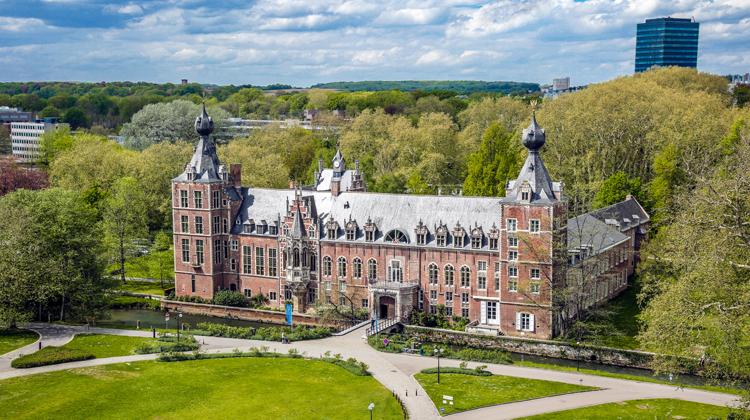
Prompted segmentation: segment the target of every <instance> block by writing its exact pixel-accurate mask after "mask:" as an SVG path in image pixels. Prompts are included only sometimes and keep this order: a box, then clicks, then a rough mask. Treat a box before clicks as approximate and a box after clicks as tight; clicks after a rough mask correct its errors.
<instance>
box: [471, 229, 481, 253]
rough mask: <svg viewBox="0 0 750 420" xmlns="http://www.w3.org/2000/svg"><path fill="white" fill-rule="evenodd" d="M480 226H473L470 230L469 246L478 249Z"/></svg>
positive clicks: (479, 245)
mask: <svg viewBox="0 0 750 420" xmlns="http://www.w3.org/2000/svg"><path fill="white" fill-rule="evenodd" d="M483 236H484V235H483V233H482V228H481V227H478V226H477V227H475V228H474V229H472V230H471V247H472V248H473V249H479V248H481V247H482V237H483Z"/></svg>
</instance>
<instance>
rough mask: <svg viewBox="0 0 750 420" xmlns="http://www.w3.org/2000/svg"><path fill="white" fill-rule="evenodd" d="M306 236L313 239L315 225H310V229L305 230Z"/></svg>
mask: <svg viewBox="0 0 750 420" xmlns="http://www.w3.org/2000/svg"><path fill="white" fill-rule="evenodd" d="M307 236H308V237H310V238H313V239H315V226H310V229H308V230H307Z"/></svg>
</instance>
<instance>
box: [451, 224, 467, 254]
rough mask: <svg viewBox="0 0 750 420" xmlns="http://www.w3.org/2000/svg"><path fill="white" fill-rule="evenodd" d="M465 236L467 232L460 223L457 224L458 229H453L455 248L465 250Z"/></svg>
mask: <svg viewBox="0 0 750 420" xmlns="http://www.w3.org/2000/svg"><path fill="white" fill-rule="evenodd" d="M465 236H466V231H465V230H464V228H463V227H461V224H460V223H456V227H454V228H453V246H454V247H455V248H463V247H464V237H465Z"/></svg>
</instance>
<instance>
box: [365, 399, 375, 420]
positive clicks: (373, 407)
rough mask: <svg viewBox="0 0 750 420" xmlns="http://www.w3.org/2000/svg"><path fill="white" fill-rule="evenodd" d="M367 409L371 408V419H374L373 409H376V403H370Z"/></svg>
mask: <svg viewBox="0 0 750 420" xmlns="http://www.w3.org/2000/svg"><path fill="white" fill-rule="evenodd" d="M367 409H368V410H370V420H372V410H374V409H375V403H370V405H368V406H367Z"/></svg>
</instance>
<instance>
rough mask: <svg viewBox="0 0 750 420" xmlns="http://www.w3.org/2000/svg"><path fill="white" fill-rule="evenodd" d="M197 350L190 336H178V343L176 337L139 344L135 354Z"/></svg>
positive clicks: (196, 343)
mask: <svg viewBox="0 0 750 420" xmlns="http://www.w3.org/2000/svg"><path fill="white" fill-rule="evenodd" d="M199 348H200V344H198V342H197V341H196V340H195V337H193V336H191V335H182V336H180V341H177V337H176V336H161V337H159V340H158V341H155V342H153V341H152V342H144V343H141V344H139V345H138V347H136V349H135V352H136V353H137V354H151V353H172V352H181V351H192V350H198V349H199Z"/></svg>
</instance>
